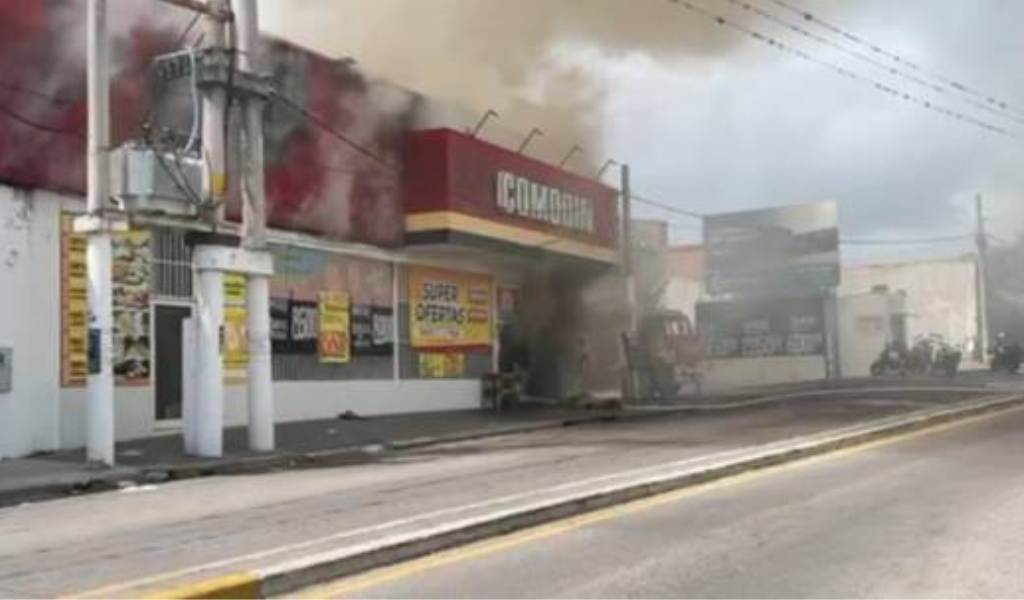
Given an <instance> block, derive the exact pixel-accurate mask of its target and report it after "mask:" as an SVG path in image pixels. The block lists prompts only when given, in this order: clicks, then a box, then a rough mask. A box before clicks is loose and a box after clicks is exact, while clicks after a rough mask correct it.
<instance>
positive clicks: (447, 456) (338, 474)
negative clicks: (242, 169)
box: [0, 391, 973, 597]
mask: <svg viewBox="0 0 1024 600" xmlns="http://www.w3.org/2000/svg"><path fill="white" fill-rule="evenodd" d="M972 394H973V392H967V393H965V394H960V393H957V394H949V393H933V392H926V393H906V392H903V391H901V392H899V393H895V392H879V393H868V392H863V391H858V392H856V393H852V394H840V395H835V394H827V395H822V396H821V397H804V398H802V399H800V400H799V401H792V402H780V403H778V404H772V405H766V406H762V407H757V408H751V409H743V410H738V411H728V412H724V413H715V414H692V415H680V416H664V417H660V418H656V419H649V420H643V421H634V422H622V423H607V424H602V425H593V426H579V427H571V428H565V429H557V430H547V431H543V432H536V433H532V434H524V435H511V436H504V437H498V438H491V439H484V440H477V441H472V442H463V443H457V444H446V445H440V446H434V447H430V448H424V449H422V450H419V451H413V452H403V453H396V454H387V453H385V454H383V455H382V456H381V457H380V460H379V461H377V462H375V463H370V464H361V465H356V466H349V467H341V468H334V469H317V470H295V471H285V472H279V473H267V474H260V475H249V476H235V477H230V476H219V477H209V478H203V479H193V480H188V481H182V482H171V483H166V484H159V485H152V486H143V487H136V488H127V489H125V490H124V491H122V492H112V493H105V494H95V495H87V496H82V497H77V498H67V499H62V500H55V501H51V502H41V503H36V504H28V505H23V506H14V507H8V508H2V509H0V597H5V596H12V597H35V596H44V597H51V596H59V595H78V594H81V593H82V592H85V591H92V592H94V593H95V595H97V596H101V597H111V596H115V595H125V594H127V595H131V594H130V592H131V590H132V589H134V586H136V585H137V584H139V583H140V580H144V581H145V582H146V585H149V584H153V585H154V586H159V585H164V584H165V582H167V581H170V580H171V579H173V578H175V577H179V576H181V577H193V576H200V575H203V576H206V575H215V574H222V573H224V572H233V571H237V570H241V569H251V568H259V567H261V566H265V565H267V564H274V563H278V562H280V561H286V560H289V559H298V558H301V557H303V556H306V555H307V554H309V553H310V552H314V551H316V550H318V549H328V548H333V547H336V544H337V543H339V540H342V541H344V543H346V544H354V543H360V542H362V541H367V542H368V541H372V539H376V538H377V537H379V536H380V535H384V534H380V533H378V532H379V531H382V530H381V529H380V528H381V527H382V526H383V525H388V526H389V527H390V528H389V529H386V532H388V533H397V532H401V531H406V530H407V529H409V528H413V529H415V528H419V527H429V526H433V525H438V524H443V523H444V522H446V520H451V519H457V518H464V517H465V516H467V515H471V514H481V513H484V512H488V511H492V510H496V509H495V508H494V506H495V505H494V503H495V502H499V501H500V499H502V498H513V499H514V500H512V501H510V502H513V503H514V504H516V505H519V504H529V503H530V502H532V501H535V500H536V499H537V497H539V496H538V494H541V493H544V492H545V490H550V489H554V488H556V487H558V486H564V485H566V484H574V482H578V481H580V480H589V479H593V478H602V477H606V476H609V475H616V474H619V473H622V472H629V471H632V470H636V469H647V468H650V467H651V466H652V465H654V466H656V465H659V464H664V463H670V462H674V461H681V460H684V461H685V460H691V459H700V458H701V457H705V456H708V455H715V454H716V453H721V452H729V451H733V450H742V449H743V448H747V447H750V446H754V445H758V444H765V443H769V442H773V441H779V440H788V439H791V438H793V437H795V436H803V435H809V434H814V433H820V432H824V431H832V430H835V429H837V428H843V427H849V426H851V425H855V424H858V423H864V422H867V421H871V420H874V419H879V418H884V417H891V416H894V415H903V414H908V413H912V412H915V411H917V410H921V409H927V408H929V407H935V406H941V405H944V404H947V403H949V402H952V401H954V400H955V399H957V398H963V397H966V396H971V395H972ZM508 506H510V505H509V504H503V505H500V506H499V508H501V507H508ZM431 515H433V516H431ZM410 523H411V524H410ZM325 538H329V539H326V540H325ZM317 540H321V541H319V542H318V541H317ZM576 551H578V550H574V552H576ZM590 552H592V550H591V549H588V550H587V551H586V553H590ZM172 576H173V577H172ZM112 586H113V587H112ZM495 589H500V588H495ZM475 591H477V592H482V591H483V590H482V589H479V590H475ZM502 591H504V590H502ZM508 593H509V594H511V593H513V590H508ZM441 595H447V594H441ZM470 595H473V594H470ZM498 595H505V594H498ZM541 595H544V594H541Z"/></svg>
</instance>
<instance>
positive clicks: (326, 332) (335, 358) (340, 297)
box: [318, 292, 351, 363]
mask: <svg viewBox="0 0 1024 600" xmlns="http://www.w3.org/2000/svg"><path fill="white" fill-rule="evenodd" d="M318 342H319V343H318V347H319V354H320V362H324V363H347V362H349V360H350V359H351V342H350V339H349V297H348V294H346V293H344V292H320V337H319V340H318Z"/></svg>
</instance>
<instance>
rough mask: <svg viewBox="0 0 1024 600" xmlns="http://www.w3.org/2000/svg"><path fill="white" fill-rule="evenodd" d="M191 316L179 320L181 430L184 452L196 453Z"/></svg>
mask: <svg viewBox="0 0 1024 600" xmlns="http://www.w3.org/2000/svg"><path fill="white" fill-rule="evenodd" d="M197 321H198V319H197V317H195V316H192V317H189V318H187V319H184V320H182V322H181V368H182V371H183V376H182V390H181V392H182V397H181V431H182V435H183V437H184V438H185V452H186V453H187V454H197V453H198V452H199V445H198V440H197V436H196V423H197V421H196V322H197Z"/></svg>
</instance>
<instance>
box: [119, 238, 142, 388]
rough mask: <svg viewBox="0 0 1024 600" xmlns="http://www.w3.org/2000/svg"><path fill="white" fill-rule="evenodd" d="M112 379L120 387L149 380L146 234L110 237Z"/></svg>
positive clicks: (140, 383)
mask: <svg viewBox="0 0 1024 600" xmlns="http://www.w3.org/2000/svg"><path fill="white" fill-rule="evenodd" d="M112 249H113V254H114V258H113V263H112V267H111V268H112V270H113V274H112V275H113V289H112V292H113V304H114V315H113V316H114V375H115V377H117V380H118V382H119V383H122V384H126V385H146V384H148V383H149V376H150V351H149V349H150V339H149V281H150V268H151V264H152V262H151V256H150V234H149V231H125V232H121V233H117V234H115V235H114V236H113V241H112Z"/></svg>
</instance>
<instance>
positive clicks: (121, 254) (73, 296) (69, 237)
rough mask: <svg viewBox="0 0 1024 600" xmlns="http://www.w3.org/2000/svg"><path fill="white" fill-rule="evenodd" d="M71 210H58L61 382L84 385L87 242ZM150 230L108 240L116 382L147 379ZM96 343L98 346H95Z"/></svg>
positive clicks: (139, 382)
mask: <svg viewBox="0 0 1024 600" xmlns="http://www.w3.org/2000/svg"><path fill="white" fill-rule="evenodd" d="M74 219H75V215H74V214H72V213H63V214H62V215H61V222H60V224H61V240H60V250H61V256H60V265H61V269H60V271H61V299H60V311H61V313H60V320H61V385H63V386H65V387H77V386H83V385H85V382H86V378H87V377H88V375H89V347H90V344H89V321H90V315H89V291H88V289H89V288H88V286H89V278H88V272H87V264H86V248H87V246H88V242H87V240H86V238H85V236H84V235H81V234H78V233H75V232H74ZM149 244H150V234H149V232H148V231H138V230H132V231H125V232H118V233H116V234H114V236H113V239H112V240H111V250H112V252H113V261H112V264H111V271H112V273H111V279H112V284H113V286H112V290H111V292H112V303H113V320H114V330H113V336H112V350H113V355H112V357H111V360H112V361H113V370H114V375H115V377H116V379H117V383H118V384H121V385H146V384H148V383H149V378H150V336H149V312H150V311H149V286H150V269H151V260H150V258H151V257H150V248H149ZM96 347H97V348H98V345H97V346H96Z"/></svg>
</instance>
